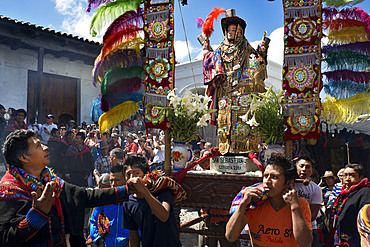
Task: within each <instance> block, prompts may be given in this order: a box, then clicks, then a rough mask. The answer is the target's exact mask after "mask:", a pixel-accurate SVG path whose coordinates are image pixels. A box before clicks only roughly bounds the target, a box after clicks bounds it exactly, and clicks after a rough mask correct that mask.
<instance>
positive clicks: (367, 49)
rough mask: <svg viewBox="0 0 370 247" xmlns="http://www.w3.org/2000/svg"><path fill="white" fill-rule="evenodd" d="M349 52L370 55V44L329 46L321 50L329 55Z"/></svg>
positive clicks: (357, 43)
mask: <svg viewBox="0 0 370 247" xmlns="http://www.w3.org/2000/svg"><path fill="white" fill-rule="evenodd" d="M342 50H349V51H352V52H357V53H361V54H365V55H370V42H369V41H367V42H356V43H351V44H346V45H327V46H324V47H322V48H321V53H323V54H328V53H331V52H336V51H342Z"/></svg>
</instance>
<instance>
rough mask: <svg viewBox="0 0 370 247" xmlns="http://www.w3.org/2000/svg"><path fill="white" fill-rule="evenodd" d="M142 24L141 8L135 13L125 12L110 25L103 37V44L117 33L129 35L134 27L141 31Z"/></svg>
mask: <svg viewBox="0 0 370 247" xmlns="http://www.w3.org/2000/svg"><path fill="white" fill-rule="evenodd" d="M143 24H144V20H143V10H142V9H141V8H138V9H137V11H127V12H126V13H124V14H122V15H121V16H120V17H118V18H117V19H115V20H114V21H113V22H112V24H110V26H109V27H108V28H107V31H105V34H104V36H103V43H105V41H106V40H107V39H108V38H109V37H110V36H111V35H114V34H116V33H117V32H122V31H123V33H129V32H130V30H136V29H137V28H135V27H139V28H141V30H142V27H143Z"/></svg>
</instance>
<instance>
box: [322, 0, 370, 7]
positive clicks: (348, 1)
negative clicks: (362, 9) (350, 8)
mask: <svg viewBox="0 0 370 247" xmlns="http://www.w3.org/2000/svg"><path fill="white" fill-rule="evenodd" d="M363 1H364V0H323V2H326V6H335V7H340V6H344V5H356V4H358V3H361V2H363Z"/></svg>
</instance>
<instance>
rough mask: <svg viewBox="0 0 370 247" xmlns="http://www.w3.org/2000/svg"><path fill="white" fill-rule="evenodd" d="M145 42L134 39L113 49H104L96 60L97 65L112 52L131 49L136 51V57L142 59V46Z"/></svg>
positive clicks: (140, 39)
mask: <svg viewBox="0 0 370 247" xmlns="http://www.w3.org/2000/svg"><path fill="white" fill-rule="evenodd" d="M144 43H145V41H144V40H143V39H142V38H134V39H132V40H128V41H125V42H122V43H121V44H119V45H117V46H115V47H111V48H110V49H105V50H104V51H103V49H102V50H101V51H100V54H99V56H98V57H97V58H96V59H95V64H98V62H99V61H102V60H104V58H105V56H106V55H108V54H109V53H111V52H116V51H118V50H123V49H129V50H134V51H135V52H136V56H137V57H138V58H139V57H140V46H141V45H143V44H144Z"/></svg>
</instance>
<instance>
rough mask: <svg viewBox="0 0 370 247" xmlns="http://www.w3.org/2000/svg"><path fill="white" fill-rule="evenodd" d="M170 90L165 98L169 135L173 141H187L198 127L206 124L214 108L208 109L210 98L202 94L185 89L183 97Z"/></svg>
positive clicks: (195, 133)
mask: <svg viewBox="0 0 370 247" xmlns="http://www.w3.org/2000/svg"><path fill="white" fill-rule="evenodd" d="M175 91H176V89H174V90H172V91H171V92H170V93H169V94H168V95H167V99H168V100H169V101H170V105H169V106H168V107H158V108H164V109H165V110H166V117H167V119H168V123H169V124H170V129H171V134H170V135H171V137H172V138H173V140H174V141H183V142H189V141H191V140H194V139H195V137H196V135H197V130H198V127H203V126H207V125H208V124H207V121H208V120H209V119H210V114H209V113H211V112H213V111H214V110H208V103H209V101H210V100H211V98H209V97H207V96H203V95H198V94H193V93H192V92H190V91H189V90H187V91H186V92H185V94H184V96H183V97H179V96H177V95H176V94H175Z"/></svg>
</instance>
